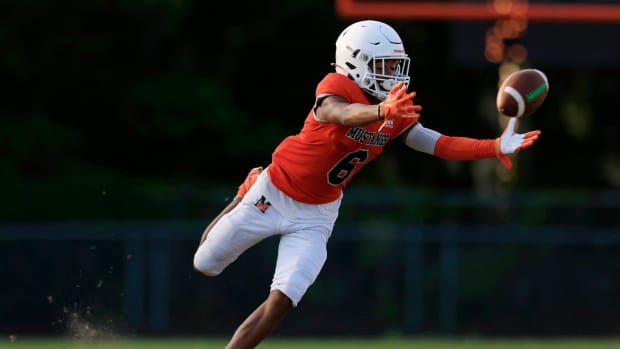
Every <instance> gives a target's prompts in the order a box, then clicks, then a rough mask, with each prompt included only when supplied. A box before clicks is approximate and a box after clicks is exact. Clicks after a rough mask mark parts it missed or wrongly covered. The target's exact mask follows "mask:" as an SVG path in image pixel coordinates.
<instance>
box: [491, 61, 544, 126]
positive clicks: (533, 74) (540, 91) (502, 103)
mask: <svg viewBox="0 0 620 349" xmlns="http://www.w3.org/2000/svg"><path fill="white" fill-rule="evenodd" d="M547 92H549V81H548V80H547V76H546V75H545V74H544V73H543V72H541V71H540V70H538V69H522V70H518V71H516V72H514V73H512V74H510V75H508V77H507V78H506V80H504V82H502V84H501V86H500V87H499V91H497V110H498V111H499V112H500V113H502V114H503V115H506V116H510V117H517V118H519V117H522V116H527V115H530V114H532V113H533V112H535V111H536V110H538V108H540V106H541V105H542V103H543V102H544V101H545V98H546V97H547Z"/></svg>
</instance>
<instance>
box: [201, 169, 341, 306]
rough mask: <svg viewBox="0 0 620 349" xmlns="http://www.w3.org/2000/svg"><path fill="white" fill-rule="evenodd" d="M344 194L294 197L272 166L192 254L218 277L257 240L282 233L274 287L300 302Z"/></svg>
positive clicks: (320, 260)
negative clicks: (314, 199)
mask: <svg viewBox="0 0 620 349" xmlns="http://www.w3.org/2000/svg"><path fill="white" fill-rule="evenodd" d="M341 201H342V196H341V197H340V198H339V199H338V200H336V201H333V202H330V203H327V204H321V205H309V204H304V203H300V202H298V201H295V200H293V199H291V198H290V197H289V196H287V195H286V194H284V193H283V192H281V191H280V190H278V189H277V188H276V187H275V186H274V185H273V184H272V183H271V180H270V179H269V175H268V168H267V169H266V170H265V171H263V172H262V173H261V174H260V175H259V177H258V178H257V179H256V183H254V185H252V187H251V188H250V190H249V191H248V193H247V194H246V195H245V196H244V198H243V200H242V201H241V202H240V203H239V205H237V207H235V208H234V209H233V210H232V211H230V212H229V213H228V214H226V215H224V216H223V217H222V218H221V219H220V221H219V222H217V223H216V224H215V226H213V228H212V230H211V232H209V234H208V236H207V239H206V240H205V241H204V243H203V244H202V245H201V246H200V247H199V248H198V250H197V251H196V254H195V255H194V265H195V266H196V268H198V270H200V271H201V272H203V273H204V274H206V275H210V276H216V275H218V274H220V273H221V272H222V271H223V270H224V269H225V268H226V267H227V266H228V265H230V264H231V263H232V262H234V261H235V260H236V259H237V258H238V257H239V256H240V255H241V254H242V253H243V252H244V251H246V250H247V249H248V248H250V247H252V246H253V245H255V244H256V243H258V242H259V241H261V240H263V239H265V238H267V237H270V236H273V235H276V234H278V235H280V243H279V246H278V258H277V263H276V269H275V273H274V276H273V281H272V283H271V290H279V291H280V292H282V293H284V294H285V295H286V296H287V297H289V298H290V299H291V301H292V303H293V306H297V304H298V303H299V301H300V300H301V298H302V297H303V295H304V294H305V293H306V291H307V290H308V287H310V285H311V284H312V283H313V282H314V281H315V280H316V278H317V276H318V275H319V272H320V271H321V268H322V267H323V265H324V264H325V260H326V259H327V249H326V245H327V240H328V239H329V237H330V236H331V233H332V230H333V228H334V224H335V222H336V218H337V217H338V210H339V208H340V202H341Z"/></svg>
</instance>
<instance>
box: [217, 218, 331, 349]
mask: <svg viewBox="0 0 620 349" xmlns="http://www.w3.org/2000/svg"><path fill="white" fill-rule="evenodd" d="M330 234H331V226H329V225H328V226H318V227H313V228H312V229H306V230H302V231H299V232H295V233H289V234H284V235H283V236H282V237H281V238H280V244H279V248H278V260H277V263H276V271H275V274H274V278H273V282H272V284H271V291H270V292H269V296H268V297H267V299H266V300H265V301H264V302H263V303H262V304H261V305H260V306H259V307H258V308H257V309H256V310H255V311H254V312H253V313H252V314H251V315H250V316H249V317H248V318H247V319H246V320H245V321H244V322H243V323H242V324H241V325H240V326H239V328H238V329H237V330H236V331H235V334H234V335H233V337H232V339H231V340H230V342H229V343H228V346H226V348H227V349H244V348H254V347H255V346H257V345H258V344H259V343H260V342H261V341H262V340H263V339H265V337H267V336H268V335H269V334H270V333H271V332H272V331H273V330H274V329H275V328H276V327H277V326H278V325H279V324H280V323H281V322H282V320H283V319H284V317H285V316H286V314H287V313H288V312H289V310H291V309H292V308H293V307H295V306H297V304H298V302H299V301H300V300H301V298H302V297H303V295H304V294H305V292H306V290H307V289H308V287H310V285H311V284H312V283H313V282H314V281H315V280H316V277H317V276H318V275H319V273H320V271H321V268H322V267H323V264H324V263H325V260H326V259H327V249H326V244H327V239H328V237H329V235H330Z"/></svg>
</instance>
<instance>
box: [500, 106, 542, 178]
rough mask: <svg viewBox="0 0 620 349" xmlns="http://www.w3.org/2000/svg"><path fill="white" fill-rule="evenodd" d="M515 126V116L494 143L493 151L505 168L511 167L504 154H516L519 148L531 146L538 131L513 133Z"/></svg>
mask: <svg viewBox="0 0 620 349" xmlns="http://www.w3.org/2000/svg"><path fill="white" fill-rule="evenodd" d="M516 127H517V118H510V120H509V121H508V125H507V126H506V129H504V132H503V133H502V135H501V136H500V137H499V138H497V140H496V143H495V153H496V154H497V157H498V158H499V159H500V160H501V161H502V163H504V166H506V168H507V169H510V168H512V163H511V162H510V159H508V157H507V156H506V155H510V154H516V153H518V152H519V151H520V150H521V149H526V148H529V147H531V146H532V145H533V144H534V142H535V141H536V140H537V139H538V135H540V133H541V132H540V131H539V130H536V131H530V132H527V133H524V134H520V133H515V128H516Z"/></svg>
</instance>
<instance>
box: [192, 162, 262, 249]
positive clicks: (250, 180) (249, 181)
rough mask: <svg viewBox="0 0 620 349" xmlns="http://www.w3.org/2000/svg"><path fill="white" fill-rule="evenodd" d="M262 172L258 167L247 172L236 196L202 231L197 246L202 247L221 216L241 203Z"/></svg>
mask: <svg viewBox="0 0 620 349" xmlns="http://www.w3.org/2000/svg"><path fill="white" fill-rule="evenodd" d="M262 171H263V168H262V167H260V166H259V167H254V168H253V169H251V170H250V172H248V175H247V176H246V177H245V180H244V181H243V183H241V185H240V186H239V188H238V189H237V194H236V195H235V197H234V198H233V199H232V201H231V202H230V203H228V205H226V207H224V209H223V210H222V211H221V212H220V213H219V214H218V215H217V216H216V217H215V218H214V219H213V220H212V221H211V222H210V223H209V225H208V226H207V228H206V229H205V230H204V232H203V233H202V236H201V238H200V244H199V245H202V243H203V242H204V241H205V239H206V238H207V235H209V232H210V231H211V229H212V228H213V226H214V225H215V223H217V222H218V221H219V220H220V219H221V218H222V216H224V215H225V214H227V213H228V212H230V211H231V210H232V209H233V208H235V207H237V205H238V204H239V203H240V202H241V199H243V197H244V196H245V194H246V193H247V192H248V190H250V187H251V186H252V185H253V184H254V182H256V177H257V176H258V175H259V174H260V173H261V172H262Z"/></svg>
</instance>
